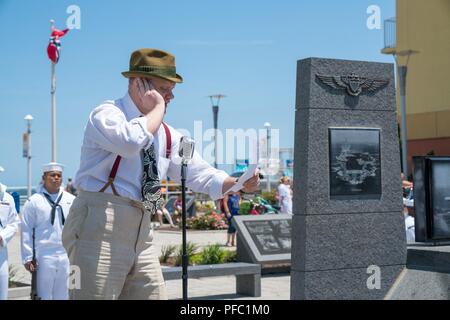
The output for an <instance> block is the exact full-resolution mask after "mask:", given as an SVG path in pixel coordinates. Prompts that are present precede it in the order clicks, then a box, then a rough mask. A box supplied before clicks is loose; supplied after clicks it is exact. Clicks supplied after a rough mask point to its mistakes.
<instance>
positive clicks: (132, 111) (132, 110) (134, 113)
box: [120, 93, 142, 121]
mask: <svg viewBox="0 0 450 320" xmlns="http://www.w3.org/2000/svg"><path fill="white" fill-rule="evenodd" d="M120 101H121V104H122V107H123V112H124V113H125V116H126V118H127V120H128V121H130V120H131V119H135V118H139V117H140V116H141V115H142V113H141V112H140V111H139V109H138V107H137V106H136V105H135V104H134V102H133V100H132V99H131V97H130V94H129V93H127V94H126V95H125V96H124V97H123V98H122V99H120Z"/></svg>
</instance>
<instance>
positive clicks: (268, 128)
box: [266, 126, 271, 192]
mask: <svg viewBox="0 0 450 320" xmlns="http://www.w3.org/2000/svg"><path fill="white" fill-rule="evenodd" d="M266 129H267V172H266V174H267V192H270V190H271V188H270V174H269V172H268V171H269V165H270V127H269V126H266Z"/></svg>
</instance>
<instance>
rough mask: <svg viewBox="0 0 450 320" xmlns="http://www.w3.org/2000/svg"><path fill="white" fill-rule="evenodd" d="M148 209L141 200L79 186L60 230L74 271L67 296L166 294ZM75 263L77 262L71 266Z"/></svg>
mask: <svg viewBox="0 0 450 320" xmlns="http://www.w3.org/2000/svg"><path fill="white" fill-rule="evenodd" d="M152 240H153V230H152V228H151V225H150V214H149V213H148V212H147V211H146V210H144V208H143V206H142V203H141V202H139V201H134V200H131V199H128V198H123V197H118V196H114V195H111V194H106V193H101V192H87V191H81V192H80V194H79V195H78V197H77V198H76V199H75V200H74V202H73V204H72V207H71V209H70V213H69V215H68V217H67V220H66V223H65V225H64V229H63V233H62V241H63V245H64V248H65V249H66V251H67V254H68V256H69V260H70V264H71V266H72V269H73V270H74V271H76V270H79V271H80V272H79V273H80V275H79V279H80V281H79V288H77V285H76V280H77V275H75V274H73V275H71V279H72V282H73V285H72V288H69V289H70V290H69V298H70V299H71V300H87V299H89V300H90V299H106V300H115V299H129V300H148V299H167V294H166V287H165V284H164V278H163V275H162V272H161V266H160V263H159V259H158V254H157V253H156V252H155V247H154V245H153V244H152ZM74 266H76V267H78V268H76V267H75V268H73V267H74Z"/></svg>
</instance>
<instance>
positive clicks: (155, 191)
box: [142, 143, 162, 214]
mask: <svg viewBox="0 0 450 320" xmlns="http://www.w3.org/2000/svg"><path fill="white" fill-rule="evenodd" d="M143 153H144V155H143V163H144V174H143V175H142V199H143V202H144V207H145V209H147V210H148V211H149V212H150V213H151V214H154V213H156V210H158V209H161V208H162V197H161V188H160V182H159V176H158V168H157V166H156V156H155V147H154V144H153V143H152V145H151V146H150V148H148V149H147V150H143Z"/></svg>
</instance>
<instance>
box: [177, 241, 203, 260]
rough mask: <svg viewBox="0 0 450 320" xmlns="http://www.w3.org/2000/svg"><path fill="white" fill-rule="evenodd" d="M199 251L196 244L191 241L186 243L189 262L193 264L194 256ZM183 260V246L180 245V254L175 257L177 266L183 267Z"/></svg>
mask: <svg viewBox="0 0 450 320" xmlns="http://www.w3.org/2000/svg"><path fill="white" fill-rule="evenodd" d="M197 250H198V245H196V244H195V243H193V242H191V241H188V242H187V243H186V254H187V256H188V259H189V262H191V258H192V256H194V255H195V253H196V252H197ZM182 258H183V245H180V246H179V247H178V252H177V255H176V257H175V265H176V266H181V262H182Z"/></svg>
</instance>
